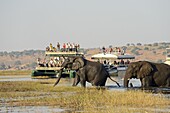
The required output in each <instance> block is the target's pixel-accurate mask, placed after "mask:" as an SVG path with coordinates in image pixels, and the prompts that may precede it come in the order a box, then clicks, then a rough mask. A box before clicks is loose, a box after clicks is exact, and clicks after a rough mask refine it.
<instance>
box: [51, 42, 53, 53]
mask: <svg viewBox="0 0 170 113" xmlns="http://www.w3.org/2000/svg"><path fill="white" fill-rule="evenodd" d="M52 51H53V45H52V44H51V43H50V52H52Z"/></svg>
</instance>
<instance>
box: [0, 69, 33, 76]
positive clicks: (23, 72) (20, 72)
mask: <svg viewBox="0 0 170 113" xmlns="http://www.w3.org/2000/svg"><path fill="white" fill-rule="evenodd" d="M31 72H32V70H1V71H0V76H4V75H31Z"/></svg>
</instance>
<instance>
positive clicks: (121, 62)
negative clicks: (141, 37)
mask: <svg viewBox="0 0 170 113" xmlns="http://www.w3.org/2000/svg"><path fill="white" fill-rule="evenodd" d="M91 59H97V60H98V61H99V62H101V63H103V64H104V65H107V66H108V67H111V69H110V68H107V69H108V71H109V72H110V71H113V72H116V70H117V71H125V70H126V69H127V67H128V64H129V63H130V60H131V59H135V56H133V55H129V54H117V53H112V54H110V53H99V54H95V55H92V56H91ZM125 60H126V61H125ZM113 67H114V68H113Z"/></svg>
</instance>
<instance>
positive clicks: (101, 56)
mask: <svg viewBox="0 0 170 113" xmlns="http://www.w3.org/2000/svg"><path fill="white" fill-rule="evenodd" d="M91 59H135V56H133V55H128V54H125V55H117V54H104V53H100V54H95V55H93V56H92V57H91Z"/></svg>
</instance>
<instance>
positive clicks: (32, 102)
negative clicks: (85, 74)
mask: <svg viewBox="0 0 170 113" xmlns="http://www.w3.org/2000/svg"><path fill="white" fill-rule="evenodd" d="M52 85H53V83H52V81H50V82H42V81H40V82H0V87H1V89H0V98H1V99H3V100H5V102H6V103H8V104H9V105H12V106H58V107H62V108H66V109H71V110H72V111H87V112H100V113H102V112H108V113H112V112H113V113H114V112H128V113H131V112H138V111H143V112H144V111H145V112H152V111H149V109H151V108H153V109H154V108H158V107H159V108H160V109H164V108H167V107H169V105H170V101H169V99H167V98H164V97H163V96H162V95H161V94H158V95H153V94H151V93H146V92H144V91H132V90H129V91H109V90H102V89H101V90H97V89H96V88H86V89H83V88H80V87H71V86H56V87H53V86H52ZM143 108H149V109H143Z"/></svg>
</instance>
